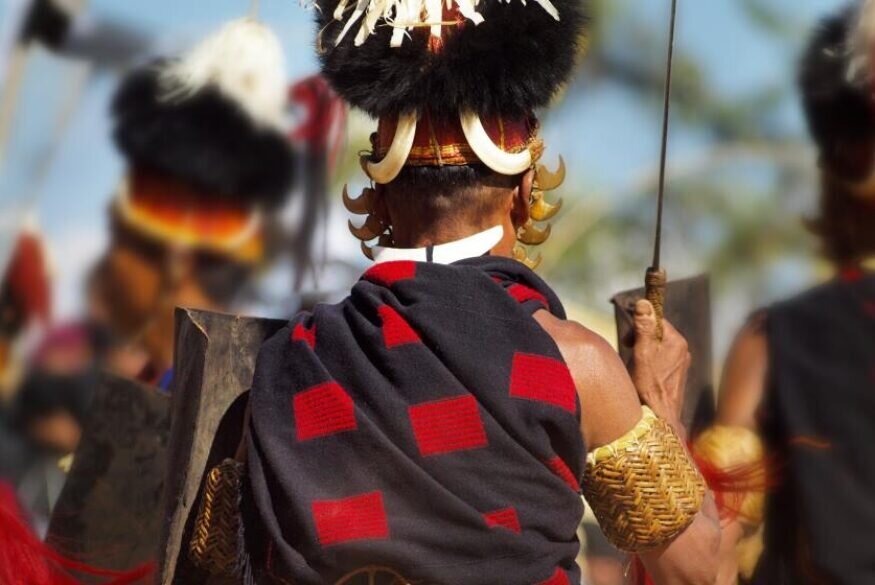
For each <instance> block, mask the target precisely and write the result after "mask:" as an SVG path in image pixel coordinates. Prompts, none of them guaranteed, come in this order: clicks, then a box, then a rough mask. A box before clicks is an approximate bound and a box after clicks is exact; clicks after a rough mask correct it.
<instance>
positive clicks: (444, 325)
mask: <svg viewBox="0 0 875 585" xmlns="http://www.w3.org/2000/svg"><path fill="white" fill-rule="evenodd" d="M541 308H546V309H547V310H549V311H551V312H552V313H553V314H554V315H556V316H558V317H560V318H564V311H563V309H562V306H561V304H560V302H559V300H558V299H557V297H556V296H555V294H553V292H552V291H551V290H550V289H549V288H548V287H547V285H546V284H545V283H544V282H543V281H542V280H540V279H539V278H538V277H537V276H536V275H535V274H534V273H533V272H532V271H530V270H529V269H527V268H525V267H524V266H523V265H522V264H520V263H518V262H515V261H513V260H509V259H503V258H494V257H481V258H474V259H469V260H464V261H461V262H457V263H455V264H452V265H440V264H430V263H414V262H407V261H402V262H388V263H383V264H377V265H375V266H374V267H373V268H371V269H370V270H369V271H368V272H366V273H365V274H364V276H363V277H362V279H361V280H360V281H359V283H358V284H356V286H355V287H354V288H353V289H352V292H351V294H350V296H349V297H348V298H347V299H345V300H344V301H342V302H341V303H340V304H337V305H330V306H329V305H320V306H318V307H317V308H316V309H315V310H314V311H313V312H311V313H304V314H300V315H298V316H297V317H296V318H295V319H294V320H293V321H292V322H291V323H290V324H289V325H288V327H286V328H285V329H283V330H282V331H280V332H279V333H278V334H277V335H276V336H275V337H273V338H272V339H270V340H269V341H268V342H267V343H266V344H265V345H264V347H263V348H262V350H261V352H260V355H259V357H258V361H257V365H256V370H255V377H254V380H253V388H252V394H251V400H250V404H251V408H252V421H251V422H252V424H251V437H252V441H251V445H250V451H249V472H248V477H249V479H248V483H247V488H246V491H245V494H244V533H245V538H246V542H247V549H248V553H249V557H250V567H251V573H252V575H253V577H254V579H255V581H256V582H258V583H295V584H298V585H316V584H321V583H328V584H333V583H335V582H336V581H338V580H339V579H340V578H341V577H343V576H344V575H347V574H348V573H350V572H352V571H354V570H355V569H358V568H360V567H365V566H380V567H385V568H387V569H391V570H393V571H395V572H397V573H398V574H400V575H402V576H403V577H404V578H405V579H407V580H409V581H410V582H412V583H416V584H422V585H438V584H442V585H499V584H500V585H571V584H575V585H576V584H577V583H579V582H580V574H579V570H578V568H577V566H576V564H575V560H574V559H575V557H576V555H577V552H578V548H579V544H578V541H577V537H576V535H575V531H576V528H577V526H578V523H579V521H580V519H581V516H582V513H583V509H582V504H581V500H580V498H579V491H580V488H579V484H578V481H579V477H580V475H581V472H582V469H583V464H584V458H585V449H584V445H583V441H582V438H581V435H580V426H579V421H580V405H579V402H578V399H577V393H576V391H575V387H574V383H573V381H572V379H571V375H570V372H569V371H568V368H567V367H566V365H565V363H564V361H563V360H562V356H561V355H560V353H559V350H558V348H557V346H556V344H555V343H554V342H553V340H552V338H550V336H549V335H547V333H546V332H545V331H544V330H543V328H541V327H540V325H538V323H537V322H536V321H535V320H534V319H533V318H532V314H533V313H534V312H536V311H537V310H539V309H541ZM353 582H354V583H358V582H364V583H367V582H368V581H367V580H366V579H365V580H363V581H353ZM377 582H379V580H378V581H377ZM385 582H386V583H394V581H392V580H391V579H390V580H387V581H385Z"/></svg>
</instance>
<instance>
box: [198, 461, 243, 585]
mask: <svg viewBox="0 0 875 585" xmlns="http://www.w3.org/2000/svg"><path fill="white" fill-rule="evenodd" d="M242 477H243V464H242V463H240V462H239V461H235V460H234V459H225V460H224V461H223V462H222V463H220V464H219V465H217V466H216V467H214V468H212V469H211V470H210V473H209V474H208V475H207V481H206V484H205V486H204V493H203V498H202V499H201V505H200V509H199V510H198V514H197V519H196V520H195V525H194V531H193V533H192V536H191V542H189V556H190V558H191V560H192V562H193V563H194V564H195V565H196V566H197V567H199V568H201V569H203V570H204V571H206V572H208V573H210V574H211V575H214V576H218V577H233V576H236V574H237V572H238V568H239V561H240V559H241V558H242V553H243V550H242V538H241V530H240V487H241V483H242Z"/></svg>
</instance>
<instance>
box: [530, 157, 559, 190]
mask: <svg viewBox="0 0 875 585" xmlns="http://www.w3.org/2000/svg"><path fill="white" fill-rule="evenodd" d="M564 182H565V159H563V158H562V157H561V156H560V157H559V168H557V169H556V170H555V171H553V172H550V171H548V170H547V167H546V166H544V165H538V166H537V167H536V168H535V188H536V189H540V190H541V191H552V190H553V189H556V188H557V187H559V185H561V184H562V183H564Z"/></svg>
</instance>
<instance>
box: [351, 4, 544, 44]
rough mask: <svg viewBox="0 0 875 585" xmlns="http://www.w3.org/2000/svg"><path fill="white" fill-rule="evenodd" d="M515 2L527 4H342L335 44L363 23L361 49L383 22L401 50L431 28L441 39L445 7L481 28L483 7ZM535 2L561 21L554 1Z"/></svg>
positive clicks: (357, 40) (357, 41)
mask: <svg viewBox="0 0 875 585" xmlns="http://www.w3.org/2000/svg"><path fill="white" fill-rule="evenodd" d="M514 1H520V2H522V3H523V4H525V3H526V0H340V2H339V3H338V4H337V8H336V9H335V10H334V19H335V20H337V21H345V22H344V26H343V29H342V30H341V31H340V34H339V35H338V36H337V40H336V41H335V42H336V44H340V42H341V41H343V39H344V38H345V37H346V36H347V34H348V33H349V31H350V30H352V28H353V26H354V25H355V24H356V23H358V22H359V21H360V20H361V21H362V22H361V25H360V26H359V29H358V32H357V33H356V36H355V40H354V43H355V45H356V46H361V45H362V43H364V42H365V40H366V39H367V38H368V37H369V36H370V35H372V34H374V32H375V31H376V29H377V25H378V24H380V23H381V21H382V22H383V23H385V24H387V25H389V26H392V27H394V29H395V30H394V31H393V33H392V38H391V41H390V44H391V46H393V47H400V46H401V44H402V43H403V42H404V38H405V37H407V36H409V32H410V31H412V30H413V29H415V28H419V27H423V26H426V27H429V29H430V31H431V35H432V36H433V37H437V38H440V36H441V27H442V26H443V24H444V23H443V22H441V18H442V16H443V5H444V4H446V7H447V8H451V7H452V6H453V5H455V6H456V8H457V9H458V11H459V14H461V15H462V17H464V18H465V19H467V20H470V21H471V22H473V23H474V24H475V25H477V24H480V23H481V22H483V20H484V19H483V15H482V14H480V13H479V12H478V11H477V7H478V6H479V5H480V4H481V3H483V2H505V3H507V4H509V3H511V2H514ZM534 1H535V3H537V4H538V5H539V6H540V7H541V8H542V9H544V10H545V11H546V12H547V13H548V14H549V15H550V16H552V17H553V18H555V19H556V20H559V11H558V10H556V7H555V6H554V5H553V3H552V2H551V1H550V0H534ZM353 3H354V7H353ZM362 19H363V20H362Z"/></svg>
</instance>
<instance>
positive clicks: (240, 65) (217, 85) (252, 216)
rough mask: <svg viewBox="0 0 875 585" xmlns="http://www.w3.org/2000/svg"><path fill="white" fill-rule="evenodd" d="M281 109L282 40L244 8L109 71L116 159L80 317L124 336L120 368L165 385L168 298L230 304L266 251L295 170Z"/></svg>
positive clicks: (222, 307)
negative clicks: (113, 187)
mask: <svg viewBox="0 0 875 585" xmlns="http://www.w3.org/2000/svg"><path fill="white" fill-rule="evenodd" d="M285 109H286V77H285V64H284V58H283V54H282V50H281V48H280V46H279V43H278V41H277V39H276V38H275V37H273V36H272V33H270V32H269V31H268V30H267V29H266V28H264V27H263V26H262V25H260V24H258V23H256V22H254V21H249V20H245V21H239V22H235V23H232V24H230V25H227V26H226V27H225V28H223V29H222V30H220V31H219V32H217V33H216V34H214V35H213V36H211V37H209V38H208V39H206V40H205V41H203V42H202V43H201V44H200V45H199V46H197V47H196V48H194V49H193V50H192V51H191V53H190V54H189V55H188V56H187V57H186V58H185V59H182V60H165V61H160V62H157V63H153V64H151V65H149V66H146V67H144V68H141V69H139V70H136V71H134V72H133V73H131V74H130V75H128V76H127V77H126V78H125V80H124V81H123V82H122V85H121V87H120V89H119V90H118V92H117V94H116V96H115V99H114V102H113V116H114V119H115V140H116V144H117V145H118V147H119V149H120V150H121V152H122V154H123V155H124V156H125V158H126V160H127V163H128V171H127V175H126V177H125V178H124V180H123V181H122V183H121V185H120V187H119V190H118V193H117V194H116V196H115V197H114V199H113V202H112V204H111V206H110V212H109V213H110V244H109V247H108V249H107V251H106V253H105V254H104V256H103V257H102V259H101V260H100V262H99V265H98V267H97V268H96V269H95V271H94V274H93V278H92V280H91V283H90V291H89V292H90V295H89V301H90V302H89V305H90V310H91V317H92V318H93V320H94V321H97V322H99V324H100V325H102V329H103V330H104V331H105V332H106V333H105V338H106V339H107V340H109V342H110V344H111V346H112V347H113V348H124V350H123V351H124V356H123V357H120V356H118V355H116V356H115V357H116V358H118V359H113V360H112V365H115V366H116V368H117V369H118V370H120V371H119V373H120V374H122V375H127V376H130V377H136V378H137V379H139V380H141V381H145V382H147V383H149V384H154V385H156V386H158V387H160V388H161V389H162V390H168V389H169V385H170V380H171V379H172V376H171V374H170V369H171V366H172V361H173V341H174V337H173V328H174V309H175V307H177V306H180V307H196V308H203V309H210V310H214V311H227V310H230V309H231V307H233V304H234V301H235V299H237V298H238V297H239V296H240V294H241V292H243V291H244V289H245V288H246V287H247V285H248V284H250V283H251V282H252V278H253V277H254V276H255V275H256V274H257V272H258V270H259V268H260V267H261V266H263V265H264V263H265V262H266V261H267V260H268V259H269V257H270V254H271V250H270V246H271V243H270V242H269V239H268V234H269V233H270V231H271V230H270V224H271V221H272V220H273V219H274V214H275V212H276V210H277V209H278V208H279V207H280V206H281V204H283V203H284V201H285V199H286V196H287V195H288V194H289V191H290V189H291V187H292V179H293V173H294V171H295V157H294V153H293V150H292V146H291V144H290V142H289V140H288V138H287V136H286V134H285V129H286V126H285ZM138 356H139V357H138ZM140 360H142V364H140V363H138V362H139V361H140ZM140 366H141V367H140ZM137 367H139V371H132V369H133V368H137Z"/></svg>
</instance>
